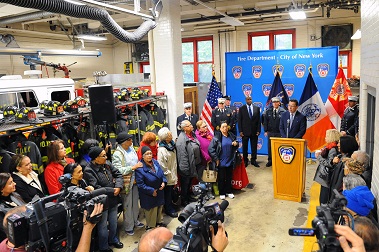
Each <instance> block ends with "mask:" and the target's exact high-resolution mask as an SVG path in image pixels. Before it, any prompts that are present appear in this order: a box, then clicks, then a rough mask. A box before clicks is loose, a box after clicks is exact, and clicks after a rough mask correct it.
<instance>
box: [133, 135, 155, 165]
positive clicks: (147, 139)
mask: <svg viewBox="0 0 379 252" xmlns="http://www.w3.org/2000/svg"><path fill="white" fill-rule="evenodd" d="M143 146H147V147H149V148H150V150H151V152H152V153H153V158H154V159H155V160H157V159H158V157H157V155H158V144H157V135H156V134H155V133H153V132H146V133H145V135H143V137H142V141H141V143H140V146H139V148H138V151H137V156H138V159H139V160H141V158H142V153H141V150H142V147H143Z"/></svg>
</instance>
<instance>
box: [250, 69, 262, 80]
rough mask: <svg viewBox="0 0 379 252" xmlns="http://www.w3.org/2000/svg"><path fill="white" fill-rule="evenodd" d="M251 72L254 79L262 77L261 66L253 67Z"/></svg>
mask: <svg viewBox="0 0 379 252" xmlns="http://www.w3.org/2000/svg"><path fill="white" fill-rule="evenodd" d="M252 72H253V76H254V78H256V79H258V78H260V77H261V75H262V66H253V67H252Z"/></svg>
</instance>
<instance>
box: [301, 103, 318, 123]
mask: <svg viewBox="0 0 379 252" xmlns="http://www.w3.org/2000/svg"><path fill="white" fill-rule="evenodd" d="M301 113H302V114H303V115H305V116H306V117H307V120H308V121H316V120H317V118H319V117H320V115H321V108H320V107H319V106H318V105H317V104H314V103H311V104H308V105H306V106H305V107H304V108H303V109H302V110H301Z"/></svg>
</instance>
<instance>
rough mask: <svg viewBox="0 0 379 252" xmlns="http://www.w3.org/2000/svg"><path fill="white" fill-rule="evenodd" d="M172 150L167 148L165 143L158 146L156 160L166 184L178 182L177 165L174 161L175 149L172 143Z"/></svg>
mask: <svg viewBox="0 0 379 252" xmlns="http://www.w3.org/2000/svg"><path fill="white" fill-rule="evenodd" d="M172 143H173V141H172ZM172 147H173V148H172V150H169V149H168V146H167V147H166V145H165V144H163V143H160V144H159V147H158V162H159V165H160V166H161V168H162V170H163V173H164V175H165V176H166V179H167V185H176V183H177V182H178V174H177V173H178V172H177V169H178V165H177V162H176V150H175V144H174V143H173V146H172Z"/></svg>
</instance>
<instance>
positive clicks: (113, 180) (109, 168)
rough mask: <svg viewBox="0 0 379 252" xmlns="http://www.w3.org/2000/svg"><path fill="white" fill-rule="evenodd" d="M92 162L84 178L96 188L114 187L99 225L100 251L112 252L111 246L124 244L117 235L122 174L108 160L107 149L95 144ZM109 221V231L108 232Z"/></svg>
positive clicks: (91, 151) (91, 152) (90, 154)
mask: <svg viewBox="0 0 379 252" xmlns="http://www.w3.org/2000/svg"><path fill="white" fill-rule="evenodd" d="M88 155H89V156H90V158H91V163H90V164H89V165H88V166H87V167H86V168H85V169H84V178H85V179H86V181H88V183H89V184H90V185H91V186H93V188H95V189H99V188H102V187H112V188H114V194H113V195H108V203H109V207H108V210H107V211H104V212H103V215H102V218H101V220H100V223H99V224H98V225H97V231H98V235H99V250H100V252H112V251H113V250H112V249H111V248H110V247H109V246H114V247H115V248H122V247H123V246H124V244H122V242H120V241H119V239H118V237H117V206H118V197H119V193H120V191H121V189H122V187H123V178H122V174H121V173H120V172H119V170H117V169H116V168H115V167H114V166H113V165H112V164H111V163H109V162H107V154H106V153H105V150H104V149H102V148H100V147H98V146H95V147H92V148H91V149H90V151H89V153H88ZM108 223H109V233H108Z"/></svg>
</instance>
